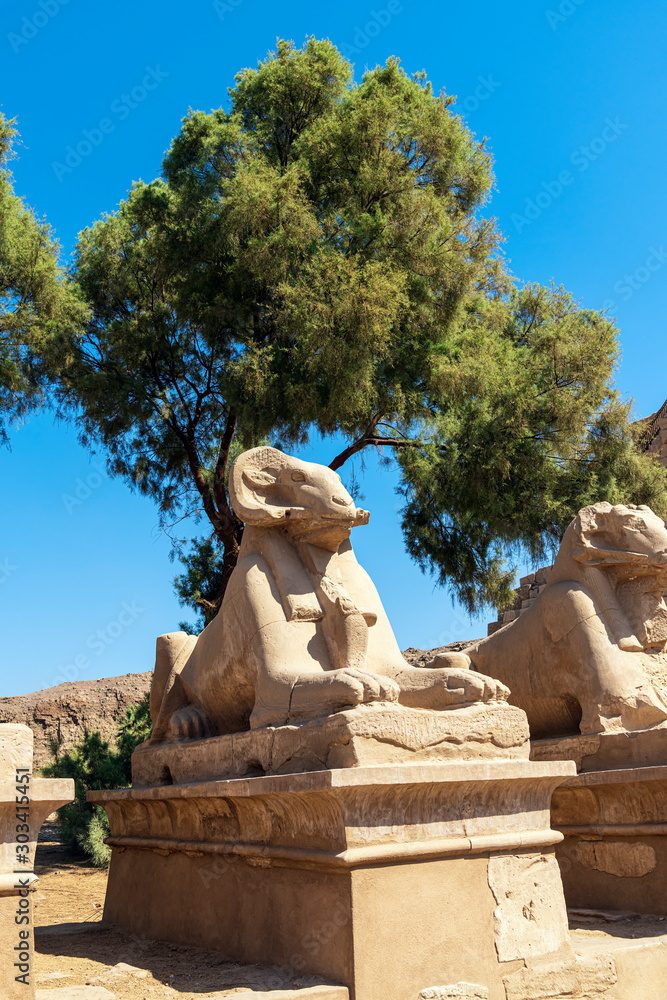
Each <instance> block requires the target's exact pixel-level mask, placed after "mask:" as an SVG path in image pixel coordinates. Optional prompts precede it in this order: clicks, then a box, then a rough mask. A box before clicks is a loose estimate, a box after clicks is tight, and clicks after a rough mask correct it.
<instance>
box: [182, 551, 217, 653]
mask: <svg viewBox="0 0 667 1000" xmlns="http://www.w3.org/2000/svg"><path fill="white" fill-rule="evenodd" d="M181 562H182V563H183V565H184V566H185V572H184V573H181V574H179V575H178V576H176V578H175V579H174V590H175V591H176V596H177V597H178V602H179V604H180V605H181V607H189V608H193V609H194V611H196V613H197V615H198V616H199V620H198V621H197V622H195V623H194V624H192V623H190V622H180V623H179V627H180V628H181V629H182V630H183V631H184V632H187V633H188V634H189V635H198V634H199V633H200V632H201V631H202V630H203V629H204V628H205V627H206V626H207V625H208V623H209V622H210V621H212V620H213V619H214V618H215V616H216V614H217V611H218V609H217V607H216V606H215V598H216V597H217V595H218V593H219V592H220V584H221V581H222V574H223V564H222V550H221V547H220V546H219V545H216V544H215V542H214V540H213V539H212V538H201V539H195V540H193V541H192V542H191V543H190V551H189V552H187V553H186V554H185V555H183V556H181Z"/></svg>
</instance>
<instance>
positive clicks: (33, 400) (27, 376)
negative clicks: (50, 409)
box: [0, 113, 81, 443]
mask: <svg viewBox="0 0 667 1000" xmlns="http://www.w3.org/2000/svg"><path fill="white" fill-rule="evenodd" d="M15 125H16V119H10V120H8V119H7V118H5V116H4V115H3V114H2V113H0V441H3V442H5V443H6V442H7V441H8V435H7V424H8V421H10V420H11V419H13V418H16V417H19V416H20V415H21V414H22V413H25V412H26V411H27V410H29V409H30V408H31V407H32V406H34V405H36V404H37V403H38V402H39V401H40V400H41V397H42V392H43V381H42V378H41V375H40V372H41V369H42V367H43V364H42V359H43V358H44V356H45V355H47V354H49V351H50V348H49V344H50V342H51V341H52V340H53V339H54V338H55V337H56V330H57V329H60V330H62V324H63V323H64V322H66V318H67V316H68V315H69V317H70V321H73V320H74V316H75V315H76V313H77V310H80V308H81V306H80V305H79V304H78V303H77V301H76V298H75V297H73V295H72V290H71V289H70V288H69V286H68V284H67V282H66V281H65V280H64V276H63V273H62V270H61V268H60V265H59V261H58V244H57V243H56V241H55V238H54V236H53V233H52V231H51V228H50V226H49V225H48V224H47V223H46V222H44V221H43V220H39V219H38V218H37V217H36V216H35V214H34V212H33V211H32V210H31V209H30V208H28V207H27V206H26V204H25V202H24V201H23V199H22V198H20V197H19V196H18V195H16V194H15V193H14V184H13V178H12V174H11V172H10V170H9V161H10V160H11V159H12V157H13V156H14V155H15V145H16V142H17V135H18V133H17V130H16V128H15Z"/></svg>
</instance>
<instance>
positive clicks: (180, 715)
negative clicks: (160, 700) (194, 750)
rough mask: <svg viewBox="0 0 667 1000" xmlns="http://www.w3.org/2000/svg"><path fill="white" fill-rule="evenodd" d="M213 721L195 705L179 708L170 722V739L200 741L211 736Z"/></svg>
mask: <svg viewBox="0 0 667 1000" xmlns="http://www.w3.org/2000/svg"><path fill="white" fill-rule="evenodd" d="M211 728H212V727H211V721H210V719H209V717H208V715H207V714H206V712H204V711H203V710H202V709H200V708H197V707H196V706H195V705H187V706H186V707H185V708H179V709H178V711H177V712H174V714H173V715H172V717H171V720H170V722H169V737H171V739H174V740H199V739H202V738H203V737H204V736H210V734H211Z"/></svg>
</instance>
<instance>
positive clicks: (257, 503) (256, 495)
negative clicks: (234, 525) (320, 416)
mask: <svg viewBox="0 0 667 1000" xmlns="http://www.w3.org/2000/svg"><path fill="white" fill-rule="evenodd" d="M229 495H230V500H231V503H232V507H233V508H234V512H235V513H236V515H237V516H238V517H240V518H241V520H242V521H245V523H246V524H248V525H253V526H255V527H259V528H268V527H272V526H276V527H278V526H281V527H284V528H285V529H286V530H287V531H288V533H289V534H290V535H291V537H293V538H295V539H301V540H303V541H308V542H310V543H312V544H313V545H318V546H320V547H321V548H324V549H328V550H329V551H331V552H335V551H336V550H337V549H338V547H339V546H340V544H341V543H342V542H343V541H344V540H345V539H346V538H349V535H350V532H351V530H352V528H353V527H355V526H356V525H358V524H368V519H369V514H368V511H365V510H361V508H359V507H357V506H356V505H355V503H354V500H353V499H352V497H351V496H350V494H349V493H348V492H347V490H346V489H345V487H344V486H343V484H342V482H341V479H340V476H339V475H338V473H336V472H334V471H333V470H332V469H330V468H328V467H327V466H326V465H316V464H315V463H313V462H303V461H302V460H301V459H299V458H293V457H292V456H291V455H286V454H285V453H284V452H282V451H278V450H277V449H276V448H252V449H251V450H250V451H245V452H243V454H241V455H239V457H238V458H237V459H236V461H235V462H234V464H233V465H232V468H231V471H230V474H229Z"/></svg>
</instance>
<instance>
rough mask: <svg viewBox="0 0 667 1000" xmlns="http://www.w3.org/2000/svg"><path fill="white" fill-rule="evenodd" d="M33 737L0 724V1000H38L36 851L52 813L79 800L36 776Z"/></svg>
mask: <svg viewBox="0 0 667 1000" xmlns="http://www.w3.org/2000/svg"><path fill="white" fill-rule="evenodd" d="M32 746H33V737H32V732H31V731H30V729H29V728H28V727H27V726H22V725H18V724H11V723H5V724H4V725H2V724H0V997H2V1000H19V998H21V1000H32V998H34V996H35V968H34V962H35V944H34V931H33V917H32V901H31V896H32V891H33V889H34V888H35V883H36V881H37V877H36V876H35V874H34V871H33V868H34V860H35V846H36V843H37V836H38V834H39V830H40V827H41V825H42V823H43V822H44V820H45V819H46V817H47V816H48V815H49V813H51V812H53V810H54V809H57V808H58V807H59V806H62V805H64V804H65V803H66V802H70V801H71V800H72V799H73V798H74V782H73V781H72V780H71V779H69V778H50V779H49V778H35V777H33V775H32Z"/></svg>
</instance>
